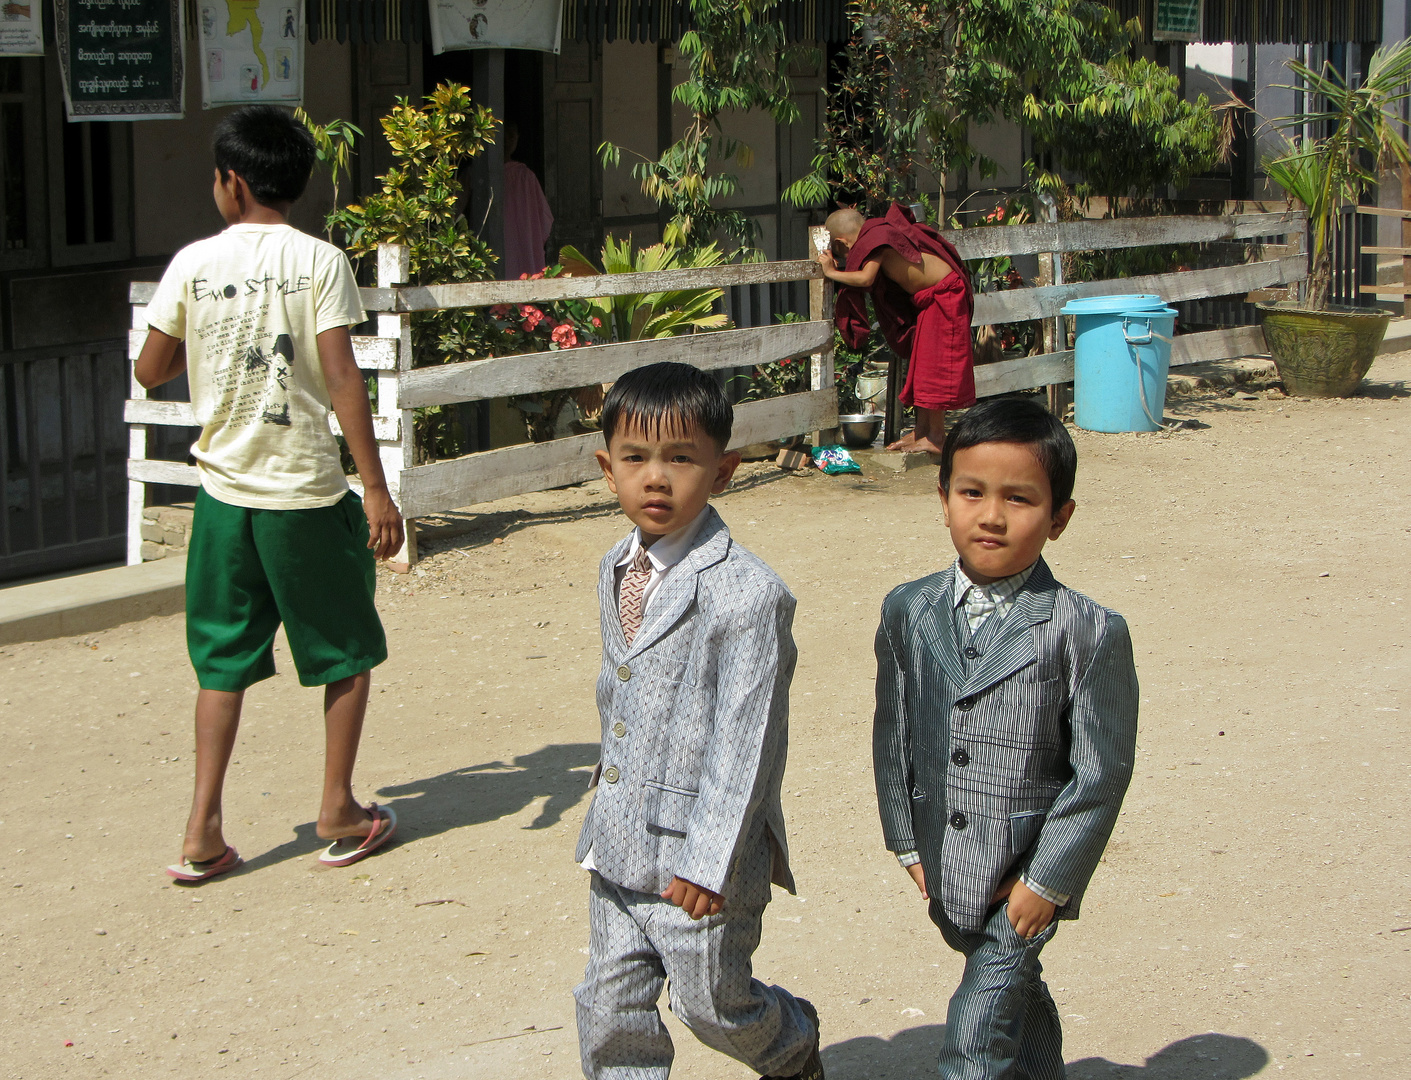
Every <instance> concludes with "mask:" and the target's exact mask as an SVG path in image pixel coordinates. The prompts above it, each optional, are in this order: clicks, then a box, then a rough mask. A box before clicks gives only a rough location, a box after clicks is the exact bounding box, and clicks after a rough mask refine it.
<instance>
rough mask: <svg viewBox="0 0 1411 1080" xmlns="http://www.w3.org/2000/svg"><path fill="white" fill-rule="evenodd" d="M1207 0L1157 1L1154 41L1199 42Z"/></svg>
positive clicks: (1153, 32) (1152, 36) (1153, 30)
mask: <svg viewBox="0 0 1411 1080" xmlns="http://www.w3.org/2000/svg"><path fill="white" fill-rule="evenodd" d="M1204 8H1205V0H1156V19H1155V23H1156V25H1155V27H1154V28H1153V29H1152V33H1151V39H1152V40H1153V41H1199V40H1200V29H1201V22H1202V21H1203V15H1204Z"/></svg>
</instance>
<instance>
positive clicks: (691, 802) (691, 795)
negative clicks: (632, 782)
mask: <svg viewBox="0 0 1411 1080" xmlns="http://www.w3.org/2000/svg"><path fill="white" fill-rule="evenodd" d="M642 786H643V787H644V788H645V789H646V793H645V798H644V805H643V815H642V816H643V817H644V818H645V819H646V823H647V832H649V833H655V834H656V835H658V836H675V837H678V838H684V837H685V835H686V825H687V823H688V822H689V821H690V820H691V811H693V810H694V809H695V808H696V798H697V797H698V796H699V794H700V792H697V791H691V790H690V789H689V788H679V787H673V786H672V785H670V784H663V783H660V782H658V781H656V780H646V781H644V782H643V785H642Z"/></svg>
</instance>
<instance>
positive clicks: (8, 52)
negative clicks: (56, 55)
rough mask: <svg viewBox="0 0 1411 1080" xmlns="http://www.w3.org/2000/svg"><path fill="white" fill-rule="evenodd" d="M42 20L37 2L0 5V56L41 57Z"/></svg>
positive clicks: (12, 0)
mask: <svg viewBox="0 0 1411 1080" xmlns="http://www.w3.org/2000/svg"><path fill="white" fill-rule="evenodd" d="M43 55H44V20H43V19H41V18H40V11H39V0H4V2H3V3H0V56H43Z"/></svg>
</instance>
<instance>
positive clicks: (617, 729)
mask: <svg viewBox="0 0 1411 1080" xmlns="http://www.w3.org/2000/svg"><path fill="white" fill-rule="evenodd" d="M612 733H613V734H614V735H616V736H617V737H618V738H619V739H620V738H622V736H624V735H626V734H627V725H626V724H624V723H623V722H622V721H621V720H619V721H618V722H617V723H615V724H613V725H612Z"/></svg>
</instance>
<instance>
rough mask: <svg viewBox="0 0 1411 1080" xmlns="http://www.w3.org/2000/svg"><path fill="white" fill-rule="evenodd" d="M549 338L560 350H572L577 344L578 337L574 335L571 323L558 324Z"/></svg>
mask: <svg viewBox="0 0 1411 1080" xmlns="http://www.w3.org/2000/svg"><path fill="white" fill-rule="evenodd" d="M549 338H550V340H552V341H553V343H554V344H555V345H557V346H558V347H559V348H560V349H572V348H574V347H575V346H577V344H578V335H577V334H576V333H574V330H573V324H572V323H559V325H558V326H555V327H554V331H553V333H551V334H550V335H549Z"/></svg>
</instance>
